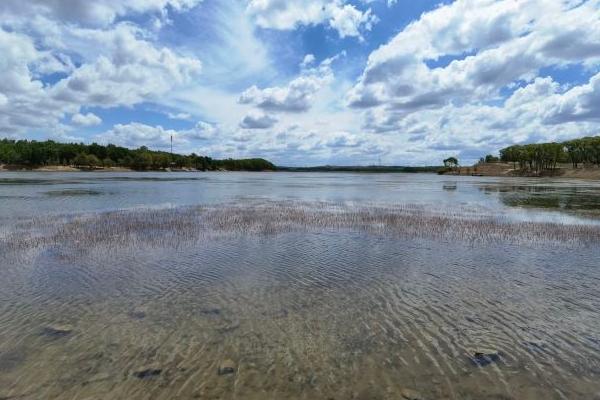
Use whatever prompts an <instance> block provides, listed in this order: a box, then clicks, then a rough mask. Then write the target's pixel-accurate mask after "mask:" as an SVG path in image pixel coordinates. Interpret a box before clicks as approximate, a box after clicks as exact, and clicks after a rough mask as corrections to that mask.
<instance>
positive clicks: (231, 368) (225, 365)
mask: <svg viewBox="0 0 600 400" xmlns="http://www.w3.org/2000/svg"><path fill="white" fill-rule="evenodd" d="M235 367H236V365H235V363H234V362H233V361H232V360H229V359H227V360H224V361H223V362H221V364H220V365H219V369H218V374H219V375H228V374H234V373H235Z"/></svg>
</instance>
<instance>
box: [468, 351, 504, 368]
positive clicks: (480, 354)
mask: <svg viewBox="0 0 600 400" xmlns="http://www.w3.org/2000/svg"><path fill="white" fill-rule="evenodd" d="M469 358H470V359H471V361H472V362H473V363H474V364H476V365H479V366H486V365H489V364H491V363H494V362H497V361H498V360H500V352H499V351H498V350H496V349H492V348H477V349H474V350H471V352H470V354H469Z"/></svg>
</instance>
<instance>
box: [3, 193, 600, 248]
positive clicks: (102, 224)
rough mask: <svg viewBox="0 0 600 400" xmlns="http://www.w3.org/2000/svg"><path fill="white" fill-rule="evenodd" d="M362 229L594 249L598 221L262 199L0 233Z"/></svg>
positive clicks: (122, 241) (25, 236)
mask: <svg viewBox="0 0 600 400" xmlns="http://www.w3.org/2000/svg"><path fill="white" fill-rule="evenodd" d="M323 230H327V231H334V232H336V231H340V232H341V231H348V230H352V231H362V232H365V233H370V234H380V235H390V236H395V237H400V238H401V237H405V238H417V239H418V238H430V239H440V240H446V241H456V242H463V243H464V242H467V243H473V244H477V245H485V244H491V243H497V242H506V243H512V244H522V245H535V246H538V245H539V246H548V245H554V246H597V245H598V243H600V226H598V225H576V224H561V223H540V222H514V221H511V220H510V219H509V218H507V217H506V216H503V215H494V214H491V213H489V212H486V211H485V210H471V209H461V208H458V209H446V210H431V209H430V208H427V207H425V206H422V205H412V204H404V205H397V206H381V205H373V204H360V205H355V204H342V203H339V204H338V203H325V202H295V201H287V202H286V201H283V202H262V203H252V204H225V205H219V206H211V207H184V208H169V209H142V210H129V211H117V212H108V213H101V214H92V215H79V216H75V217H72V216H71V217H69V216H64V217H54V218H51V217H47V218H40V219H34V220H29V221H23V222H21V223H20V224H19V225H18V226H15V227H14V228H13V229H12V230H11V231H6V232H4V234H3V235H2V236H1V237H0V247H2V248H4V249H6V250H10V249H15V248H28V247H35V246H41V245H43V246H49V245H59V244H70V245H73V246H76V247H80V248H86V247H90V246H94V245H96V244H99V243H104V244H111V245H115V246H117V245H137V244H151V245H169V246H177V245H179V244H183V243H190V242H194V241H198V240H203V239H208V238H216V237H221V238H222V237H226V236H230V235H274V234H280V233H286V232H311V231H323Z"/></svg>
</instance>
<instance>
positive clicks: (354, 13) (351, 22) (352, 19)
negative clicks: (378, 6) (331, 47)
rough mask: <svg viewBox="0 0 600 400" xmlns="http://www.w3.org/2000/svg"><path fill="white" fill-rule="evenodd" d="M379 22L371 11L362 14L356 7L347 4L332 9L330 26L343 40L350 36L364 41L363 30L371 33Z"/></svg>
mask: <svg viewBox="0 0 600 400" xmlns="http://www.w3.org/2000/svg"><path fill="white" fill-rule="evenodd" d="M377 21H378V19H377V17H376V16H375V15H373V14H372V12H371V9H368V10H367V11H365V12H362V11H359V10H357V9H356V8H355V7H354V6H352V5H350V4H346V5H344V6H340V7H334V8H332V10H331V19H330V20H329V25H330V26H331V27H332V28H333V29H335V30H336V31H337V32H338V34H339V35H340V37H341V38H345V37H346V36H350V37H359V38H361V39H362V35H361V33H360V31H361V29H362V30H366V31H370V30H371V29H372V28H373V25H374V24H376V23H377Z"/></svg>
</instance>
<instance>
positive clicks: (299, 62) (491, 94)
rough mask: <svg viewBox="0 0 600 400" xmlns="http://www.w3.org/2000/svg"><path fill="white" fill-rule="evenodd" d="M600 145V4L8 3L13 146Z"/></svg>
mask: <svg viewBox="0 0 600 400" xmlns="http://www.w3.org/2000/svg"><path fill="white" fill-rule="evenodd" d="M590 135H600V0H587V1H586V0H455V1H450V0H448V1H440V0H435V1H430V0H332V1H323V0H129V1H126V2H125V1H121V0H94V1H93V2H91V1H87V0H27V1H23V0H2V1H0V137H9V138H14V139H21V138H27V139H36V140H43V139H52V140H57V141H77V142H85V143H92V142H97V143H100V144H108V143H114V144H117V145H123V146H127V147H131V148H137V147H139V146H147V147H149V148H152V149H161V150H167V149H169V146H170V138H171V136H172V137H173V145H174V151H176V152H179V153H185V154H188V153H192V152H195V153H196V154H200V155H208V156H211V157H215V158H227V157H233V158H245V157H264V158H266V159H269V160H271V161H273V162H274V163H276V164H278V165H288V166H307V165H324V164H329V165H372V164H386V165H437V164H440V160H442V159H444V158H446V157H449V156H455V157H457V158H459V160H460V161H461V163H462V164H467V163H470V162H473V161H475V160H477V159H479V158H480V157H481V156H484V155H486V154H488V153H492V154H494V153H497V151H498V150H499V149H500V148H502V147H505V146H508V145H511V144H519V143H532V142H533V143H535V142H543V141H561V140H567V139H570V138H574V137H580V136H590Z"/></svg>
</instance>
